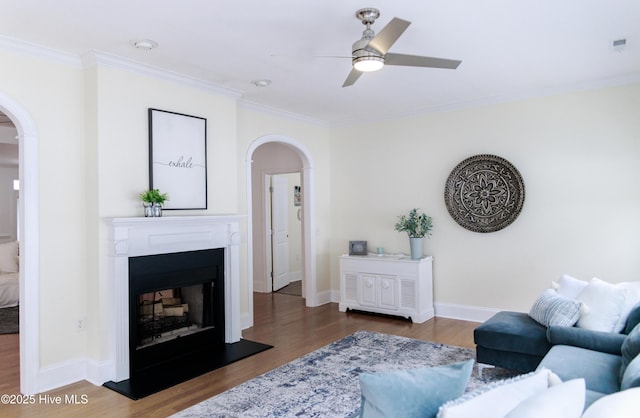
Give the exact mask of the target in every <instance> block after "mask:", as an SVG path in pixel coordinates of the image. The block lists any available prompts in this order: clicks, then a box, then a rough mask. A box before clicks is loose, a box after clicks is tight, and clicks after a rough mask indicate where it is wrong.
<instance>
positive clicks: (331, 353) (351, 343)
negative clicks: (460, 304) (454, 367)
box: [172, 331, 516, 418]
mask: <svg viewBox="0 0 640 418" xmlns="http://www.w3.org/2000/svg"><path fill="white" fill-rule="evenodd" d="M468 359H475V352H474V350H471V349H468V348H462V347H454V346H450V345H445V344H437V343H432V342H427V341H421V340H416V339H411V338H405V337H398V336H394V335H388V334H381V333H376V332H369V331H358V332H356V333H354V334H352V335H349V336H347V337H345V338H343V339H341V340H338V341H336V342H334V343H332V344H329V345H327V346H325V347H323V348H320V349H318V350H316V351H314V352H311V353H309V354H307V355H305V356H303V357H300V358H298V359H296V360H294V361H292V362H290V363H287V364H285V365H283V366H281V367H278V368H276V369H274V370H271V371H269V372H267V373H265V374H263V375H261V376H258V377H256V378H255V379H251V380H249V381H247V382H245V383H242V384H240V385H238V386H236V387H234V388H232V389H229V390H227V391H226V392H223V393H221V394H219V395H217V396H214V397H212V398H210V399H207V400H206V401H203V402H201V403H199V404H197V405H194V406H192V407H190V408H188V409H185V410H184V411H181V412H179V413H177V414H175V415H172V417H173V418H195V417H198V418H200V417H228V418H231V417H296V416H297V417H300V416H304V417H347V416H350V415H351V414H353V413H354V412H356V411H357V410H358V409H359V407H360V384H359V380H358V375H359V374H360V373H363V372H383V371H391V370H399V369H407V368H415V367H426V366H437V365H443V364H450V363H456V362H460V361H464V360H468ZM515 374H516V373H515V372H513V371H508V370H504V369H499V368H495V369H485V370H484V371H483V377H482V378H479V377H478V373H477V365H476V366H474V371H473V373H472V376H471V380H470V381H469V385H468V387H467V391H470V390H473V389H475V388H477V387H480V386H482V385H484V384H486V383H489V382H492V381H495V380H499V379H504V378H508V377H513V376H514V375H515Z"/></svg>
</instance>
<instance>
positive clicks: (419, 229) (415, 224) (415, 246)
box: [395, 208, 433, 260]
mask: <svg viewBox="0 0 640 418" xmlns="http://www.w3.org/2000/svg"><path fill="white" fill-rule="evenodd" d="M432 229H433V222H432V220H431V217H430V216H428V215H427V214H425V213H421V214H418V209H417V208H414V209H411V211H409V216H407V215H401V216H399V217H398V222H396V225H395V230H396V231H398V232H406V233H407V235H409V244H410V246H411V259H412V260H419V259H421V258H422V239H423V238H424V237H425V236H427V237H429V236H431V230H432Z"/></svg>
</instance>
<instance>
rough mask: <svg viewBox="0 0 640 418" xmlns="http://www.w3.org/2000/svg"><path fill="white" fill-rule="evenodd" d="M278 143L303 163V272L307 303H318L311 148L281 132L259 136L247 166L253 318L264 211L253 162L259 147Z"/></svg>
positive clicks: (249, 271)
mask: <svg viewBox="0 0 640 418" xmlns="http://www.w3.org/2000/svg"><path fill="white" fill-rule="evenodd" d="M268 143H277V144H281V145H283V146H285V147H287V148H288V149H289V150H291V151H293V152H294V153H295V154H296V155H297V156H298V157H299V158H300V161H301V163H302V169H301V176H300V178H301V185H302V205H301V207H302V272H303V276H304V281H305V286H304V294H303V297H304V298H305V299H306V305H307V306H317V305H318V296H317V286H316V256H315V255H316V244H315V241H316V239H315V236H316V235H315V180H314V171H313V160H312V158H311V153H310V152H309V150H308V149H307V148H306V147H305V146H304V145H303V144H301V143H300V142H299V141H297V140H295V139H293V138H289V137H285V136H280V135H266V136H263V137H260V138H258V139H256V140H255V141H254V142H253V143H252V144H251V145H250V146H249V149H248V150H247V155H246V162H247V165H246V169H247V211H248V214H249V217H248V221H247V230H248V234H247V258H248V270H247V271H248V278H249V280H248V281H249V283H248V286H247V288H248V292H249V294H248V300H249V317H250V318H251V321H253V297H252V294H253V277H254V264H253V261H254V252H253V247H254V245H253V244H254V237H253V234H252V231H253V224H254V220H255V219H256V217H257V216H262V213H254V210H253V206H254V205H253V199H254V198H253V191H254V190H255V188H263V187H264V184H263V183H262V182H259V184H254V181H253V179H252V161H253V155H254V153H255V151H256V149H258V147H260V146H262V145H265V144H268Z"/></svg>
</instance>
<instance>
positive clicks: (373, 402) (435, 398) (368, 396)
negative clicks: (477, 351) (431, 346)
mask: <svg viewBox="0 0 640 418" xmlns="http://www.w3.org/2000/svg"><path fill="white" fill-rule="evenodd" d="M472 369H473V360H468V361H466V362H461V363H454V364H450V365H447V366H437V367H424V368H419V369H410V370H398V371H393V372H381V373H362V374H361V375H360V389H361V391H362V403H361V407H360V417H361V418H382V417H386V418H390V417H393V418H405V417H407V418H408V417H423V418H432V417H435V416H436V414H437V413H438V408H440V405H442V404H443V403H445V402H448V401H450V400H452V399H455V398H457V397H459V396H461V395H462V394H463V393H464V389H465V387H466V386H467V383H468V381H469V377H470V376H471V370H472Z"/></svg>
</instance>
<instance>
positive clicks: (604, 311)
mask: <svg viewBox="0 0 640 418" xmlns="http://www.w3.org/2000/svg"><path fill="white" fill-rule="evenodd" d="M626 294H627V290H626V289H623V288H620V287H617V286H616V285H613V284H611V283H607V282H605V281H603V280H600V279H598V278H596V277H594V278H593V279H591V281H590V282H589V285H588V286H587V287H586V288H585V289H584V290H583V291H582V293H580V295H579V296H578V300H579V301H581V302H582V303H583V304H584V306H585V308H586V309H584V310H583V312H582V315H581V316H580V319H578V323H577V326H578V327H580V328H585V329H589V330H593V331H604V332H613V330H614V329H615V327H616V325H617V324H618V320H619V319H620V314H621V311H622V306H623V305H624V301H625V297H626Z"/></svg>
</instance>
